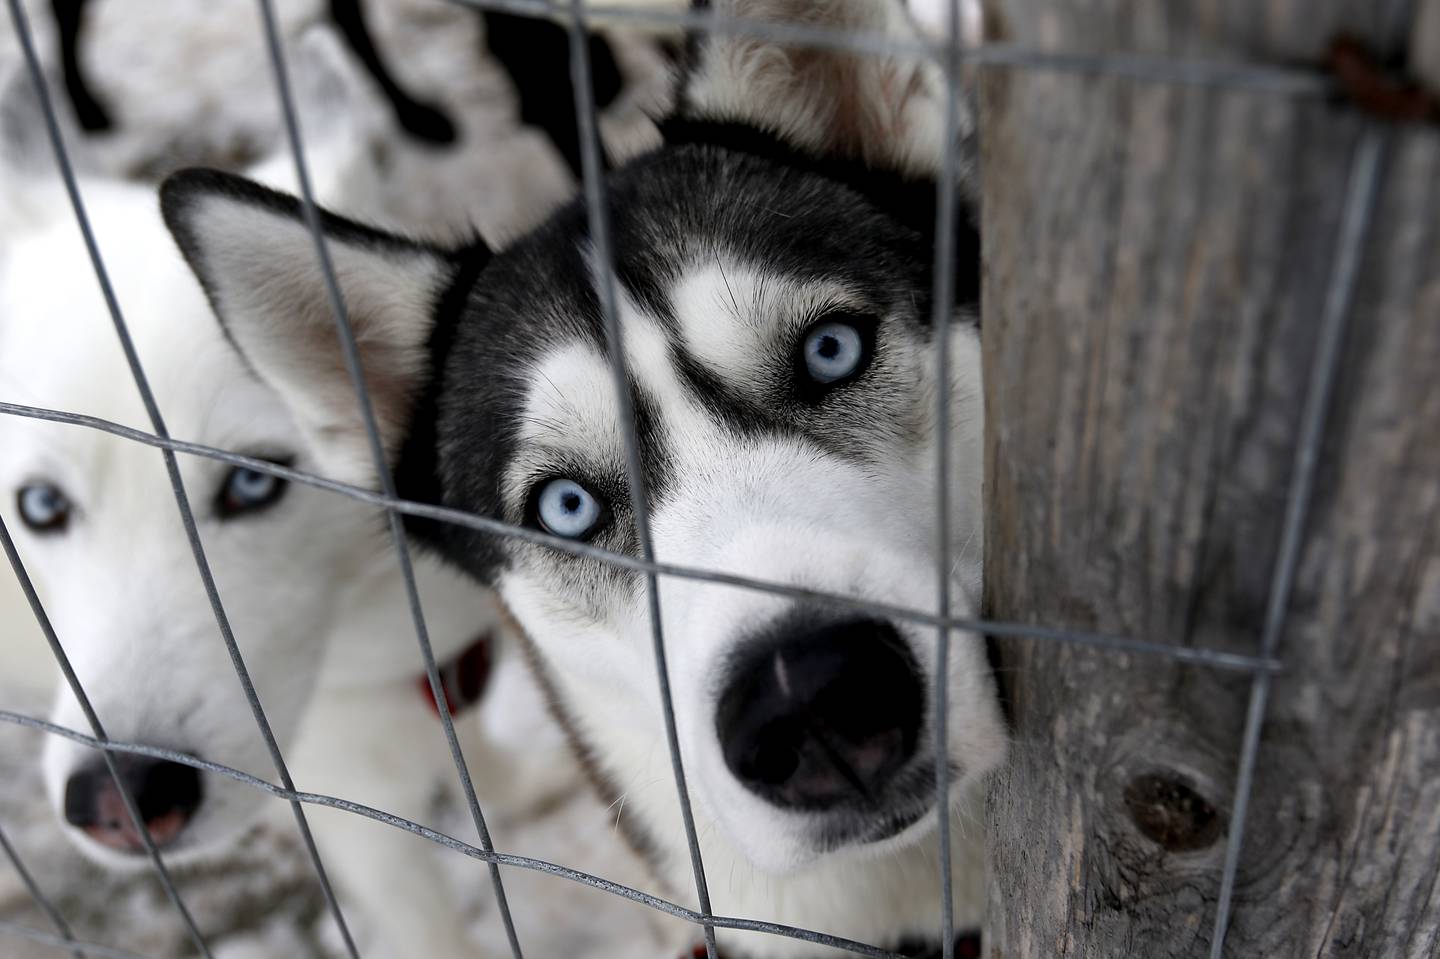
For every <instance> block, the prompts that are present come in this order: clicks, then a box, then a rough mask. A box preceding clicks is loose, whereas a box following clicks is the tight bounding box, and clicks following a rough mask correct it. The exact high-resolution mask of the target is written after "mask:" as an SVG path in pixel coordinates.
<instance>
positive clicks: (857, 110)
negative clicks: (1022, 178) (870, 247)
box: [686, 0, 974, 185]
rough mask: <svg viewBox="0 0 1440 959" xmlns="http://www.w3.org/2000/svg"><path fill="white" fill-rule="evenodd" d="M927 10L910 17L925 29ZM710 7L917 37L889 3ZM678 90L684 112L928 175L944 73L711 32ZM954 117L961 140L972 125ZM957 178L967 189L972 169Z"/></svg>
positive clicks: (784, 0)
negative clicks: (684, 99)
mask: <svg viewBox="0 0 1440 959" xmlns="http://www.w3.org/2000/svg"><path fill="white" fill-rule="evenodd" d="M932 6H933V0H927V5H925V7H924V9H922V10H921V11H919V13H921V14H922V15H924V16H925V18H926V24H925V25H926V26H927V27H928V26H930V24H929V22H928V21H929V20H930V19H932V18H933V17H934V16H935V14H936V11H934V10H933V9H931V7H932ZM963 6H966V7H973V3H965V4H963ZM715 7H716V8H717V10H719V11H721V12H724V13H730V14H733V15H735V16H740V17H744V18H746V19H752V20H758V21H762V22H763V21H773V22H777V23H789V24H797V23H798V24H808V25H813V26H819V27H824V28H826V29H835V30H841V29H843V30H849V31H854V32H858V33H867V34H872V35H875V36H880V37H890V38H895V39H896V40H901V41H911V42H914V41H916V40H918V39H919V36H920V34H919V33H918V31H917V29H916V26H915V23H914V22H913V21H912V19H911V18H910V17H909V16H908V15H907V14H906V11H905V9H904V8H903V7H901V6H900V5H899V4H897V3H890V2H864V3H860V2H855V0H813V2H806V3H799V2H797V0H723V2H719V3H716V4H715ZM946 16H948V14H946ZM946 22H948V21H946ZM686 90H687V94H688V106H689V111H690V112H691V113H692V114H695V115H699V116H704V117H709V118H716V117H718V118H725V119H736V120H745V121H748V122H751V123H755V124H758V125H759V126H761V127H763V128H766V129H769V130H770V131H772V132H773V133H776V134H778V135H780V136H782V137H784V138H785V139H786V140H788V141H790V142H791V143H793V144H796V145H798V146H802V147H805V148H807V149H809V150H811V151H813V152H815V153H820V154H844V155H848V156H851V157H854V158H856V159H861V160H865V161H866V162H869V163H872V164H875V165H878V166H889V167H893V168H898V169H900V170H902V171H905V172H910V173H918V174H925V173H929V172H932V171H933V170H934V168H935V166H936V162H937V158H938V157H939V156H940V155H941V152H942V149H943V142H944V116H945V113H944V111H945V102H946V98H945V77H944V73H943V72H942V71H941V69H940V67H939V65H938V64H936V63H935V62H934V61H933V60H932V59H930V58H928V57H924V56H918V57H917V56H914V55H910V54H883V55H881V54H875V53H869V52H864V53H860V52H855V53H848V52H829V51H827V52H823V53H821V52H817V51H816V50H814V49H813V48H808V47H801V46H785V45H783V44H777V43H774V42H773V41H770V40H768V39H762V38H758V37H749V36H743V35H735V36H723V35H717V36H716V37H714V38H713V39H712V40H711V41H710V42H709V43H707V44H706V47H705V51H704V54H703V58H702V60H701V62H700V65H699V68H698V69H697V70H696V72H695V74H694V76H693V77H692V78H691V80H690V82H689V84H688V86H687V87H686ZM957 119H958V129H959V133H960V135H961V137H962V138H963V137H968V136H970V135H971V134H972V133H973V131H974V120H973V118H972V116H971V114H970V112H969V109H968V108H967V107H966V105H965V104H964V103H963V102H962V103H961V104H960V105H959V116H958V118H957ZM962 174H963V178H964V181H965V183H966V184H967V185H969V184H971V182H972V181H973V177H974V174H973V171H972V170H970V169H968V167H967V168H966V169H964V170H962Z"/></svg>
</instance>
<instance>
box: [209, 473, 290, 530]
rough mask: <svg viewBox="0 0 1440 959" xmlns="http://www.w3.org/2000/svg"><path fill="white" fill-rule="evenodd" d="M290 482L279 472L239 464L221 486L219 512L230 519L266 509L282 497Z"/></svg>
mask: <svg viewBox="0 0 1440 959" xmlns="http://www.w3.org/2000/svg"><path fill="white" fill-rule="evenodd" d="M288 485H289V484H288V483H286V482H285V480H283V479H281V478H280V477H278V476H272V475H270V474H269V473H262V472H260V471H259V470H252V469H250V468H248V467H245V466H237V467H235V468H234V469H232V470H231V471H230V472H229V473H227V474H226V475H225V482H224V483H223V484H222V485H221V487H220V496H219V498H218V501H217V503H216V512H217V513H219V514H220V518H221V519H229V518H231V517H233V516H239V515H241V514H244V513H251V512H254V511H255V510H259V509H264V508H265V507H267V506H271V505H273V504H274V503H275V502H276V501H277V500H278V499H280V497H281V496H282V495H284V493H285V488H286V487H287V486H288Z"/></svg>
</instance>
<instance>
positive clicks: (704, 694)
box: [501, 263, 1005, 957]
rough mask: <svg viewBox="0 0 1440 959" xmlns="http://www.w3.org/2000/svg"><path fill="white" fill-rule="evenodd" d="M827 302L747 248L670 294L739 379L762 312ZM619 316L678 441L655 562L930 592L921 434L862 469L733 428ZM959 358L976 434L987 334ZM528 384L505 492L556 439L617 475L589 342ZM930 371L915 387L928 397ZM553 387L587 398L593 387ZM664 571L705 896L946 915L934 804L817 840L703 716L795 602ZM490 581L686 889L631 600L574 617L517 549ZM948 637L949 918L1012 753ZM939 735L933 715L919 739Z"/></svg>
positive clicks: (891, 591) (838, 916)
mask: <svg viewBox="0 0 1440 959" xmlns="http://www.w3.org/2000/svg"><path fill="white" fill-rule="evenodd" d="M732 295H733V298H732ZM820 300H824V301H825V302H826V303H827V304H830V305H839V304H844V303H845V302H847V296H846V294H845V293H844V291H843V288H841V287H839V286H836V287H834V288H830V289H827V288H826V287H824V286H823V285H820V286H817V285H814V284H808V285H805V286H800V285H798V284H795V283H793V281H788V280H785V279H783V278H781V277H777V276H769V277H767V276H765V275H764V274H763V273H761V272H759V271H758V269H757V268H755V267H754V266H753V265H752V266H750V267H747V266H746V265H744V264H740V263H721V264H717V265H716V266H714V267H711V266H708V265H707V266H703V267H699V268H696V269H693V270H692V271H689V272H687V273H685V274H683V275H682V276H681V277H680V278H679V279H678V281H677V283H676V293H675V294H674V295H673V297H672V301H673V302H674V303H675V304H676V313H677V315H678V316H680V317H681V319H682V324H683V327H684V330H685V331H686V333H687V337H688V345H689V347H690V348H691V350H692V351H693V353H694V355H695V356H696V357H697V359H699V360H700V361H701V363H702V364H703V365H705V366H706V367H707V368H709V369H712V370H714V371H716V372H717V373H719V374H720V375H722V376H724V377H725V378H726V379H727V380H731V381H732V382H733V383H734V384H735V385H736V386H737V387H738V388H740V389H744V388H745V386H746V383H747V380H749V379H751V378H752V377H753V376H754V375H755V373H756V371H755V370H753V369H751V368H749V367H748V366H747V360H748V358H749V357H750V356H753V355H757V354H758V353H759V349H758V348H759V347H760V346H762V345H763V344H762V343H761V342H760V337H762V336H764V337H771V336H777V335H784V334H777V333H776V326H777V324H776V322H775V317H776V316H780V317H786V316H793V317H802V318H803V317H805V316H809V315H813V312H812V310H813V307H814V305H815V304H816V302H817V301H820ZM737 303H738V304H739V306H740V315H738V316H737V315H735V311H734V307H735V304H737ZM622 314H623V321H624V331H625V342H626V347H627V361H628V364H629V369H630V371H631V375H632V376H633V377H634V378H635V379H636V381H637V382H638V383H639V384H640V386H641V387H642V388H643V389H645V390H646V391H647V392H648V393H649V394H650V395H652V396H653V397H654V398H655V403H654V408H655V409H656V410H657V411H659V415H660V417H661V421H662V422H661V424H660V425H661V429H662V430H663V432H664V437H665V439H664V442H665V447H666V450H667V454H668V456H669V457H670V458H671V459H670V462H669V466H668V471H669V474H670V475H671V477H672V482H673V484H674V486H673V487H672V488H670V489H668V490H667V495H666V500H665V504H664V506H663V508H661V509H658V510H657V511H655V512H654V514H653V515H652V517H651V524H652V531H653V537H654V546H655V552H656V555H657V557H658V558H659V559H661V560H662V561H665V562H671V563H678V564H683V565H687V566H693V567H699V568H703V569H711V570H717V571H721V572H726V573H732V574H737V575H743V576H747V577H755V578H759V579H764V580H769V581H775V582H782V583H789V584H793V585H796V586H801V587H807V588H812V589H820V590H827V591H832V592H839V593H844V594H848V595H853V596H861V597H869V598H872V599H875V600H877V601H882V602H888V603H896V604H901V605H909V606H913V607H917V608H927V607H930V606H932V605H933V603H934V596H935V585H934V584H935V575H936V573H935V570H936V559H935V554H934V548H935V536H934V534H933V528H932V527H931V524H930V522H929V517H930V516H931V515H932V514H933V504H934V489H933V485H932V484H931V483H929V482H923V481H922V482H917V480H916V477H917V476H919V477H931V476H933V475H934V455H935V451H934V449H933V447H932V448H927V449H926V450H925V451H923V453H922V454H921V455H919V456H918V457H917V458H916V460H915V461H913V462H896V463H890V464H886V465H885V466H884V467H883V468H881V469H876V470H863V471H862V470H860V469H858V468H857V467H855V466H853V465H851V464H849V463H847V462H846V461H845V460H842V459H839V458H837V457H834V456H831V455H827V454H825V453H824V452H823V451H821V450H820V449H818V448H816V447H811V446H809V445H807V444H803V443H796V442H789V441H778V440H776V441H768V442H762V443H756V442H755V441H753V440H749V439H744V438H740V437H736V436H734V435H733V434H730V433H728V431H727V430H726V429H725V428H724V427H723V426H722V425H721V424H719V423H717V422H713V421H711V420H710V418H709V415H708V414H707V413H705V412H704V411H703V410H701V409H700V408H697V407H696V406H695V404H694V403H693V400H692V399H691V398H690V397H689V396H687V394H686V392H685V390H683V389H682V388H680V385H679V383H678V381H677V379H676V376H677V374H676V372H675V370H674V369H673V368H672V367H671V364H670V362H669V359H668V356H667V353H666V349H665V344H666V341H665V338H664V335H663V334H662V333H661V330H660V327H659V325H658V321H657V320H656V319H655V318H653V317H649V316H646V315H645V314H644V313H643V312H642V311H641V310H640V308H639V307H637V306H636V305H635V304H633V303H630V302H625V303H624V304H623V309H622ZM781 326H782V328H783V324H782V325H781ZM747 335H753V337H754V339H747V338H746V337H747ZM923 362H924V363H925V371H924V373H923V375H924V376H926V377H929V378H932V379H933V361H930V360H928V359H927V360H925V361H923ZM951 362H952V370H953V371H954V372H953V384H952V387H953V390H954V394H953V395H954V396H955V397H956V403H955V408H956V411H957V415H956V417H955V422H954V423H953V424H952V428H953V432H952V443H953V444H954V446H953V448H954V449H957V450H961V451H972V450H978V449H979V443H980V429H981V425H982V419H981V412H980V393H979V390H978V388H977V386H978V383H979V344H978V341H977V340H976V338H975V337H974V336H973V335H971V334H964V333H961V334H957V335H956V336H955V337H954V339H953V341H952V357H951ZM533 383H534V386H533V387H532V392H531V394H530V396H529V401H528V403H527V405H526V409H525V418H524V423H525V426H524V429H523V431H522V436H523V437H524V442H523V443H522V444H521V447H522V450H523V451H524V452H523V453H522V454H521V456H520V457H519V458H517V460H516V461H515V462H514V464H513V465H512V467H511V469H510V471H509V477H510V479H509V482H507V488H508V489H510V490H511V491H512V495H513V496H520V495H523V489H524V488H525V486H526V485H527V483H528V481H529V480H530V478H531V477H532V476H533V474H534V472H535V470H536V469H537V468H538V464H539V462H540V461H543V460H545V459H547V458H549V457H551V456H554V455H556V454H563V461H566V462H569V461H574V460H576V459H580V460H581V461H583V462H590V463H594V465H595V468H596V469H597V470H602V471H606V472H612V473H613V472H615V471H617V470H619V471H621V472H623V468H624V467H623V459H622V453H621V450H622V449H623V447H622V445H621V438H620V429H619V426H618V423H617V421H616V419H615V415H616V414H615V406H614V403H613V401H612V400H611V399H610V398H609V397H610V394H611V392H612V387H611V380H610V374H609V371H608V367H607V366H606V365H605V360H604V358H603V356H601V355H600V354H599V353H598V352H596V351H594V350H593V349H590V348H588V347H582V346H575V345H572V346H568V347H563V348H560V349H557V351H556V352H554V353H553V354H551V355H550V357H549V358H548V359H547V360H546V361H544V362H543V363H542V364H541V366H540V367H539V369H538V371H537V375H536V377H535V378H534V380H533ZM929 389H930V387H925V388H924V389H923V390H922V392H926V393H927V395H929V394H928V390H929ZM567 397H571V398H578V397H585V403H584V404H583V405H582V404H579V403H577V402H575V401H574V400H573V399H567ZM955 467H956V469H957V471H958V476H957V489H958V490H960V491H961V495H959V496H957V497H956V504H955V511H954V515H953V517H952V530H951V536H952V541H953V542H954V543H956V544H957V546H958V547H959V549H958V550H957V557H956V559H957V561H956V565H955V570H954V577H953V582H952V594H953V595H954V597H955V598H954V605H953V606H952V613H954V614H956V615H970V614H973V613H975V612H976V609H977V603H978V599H979V596H978V592H979V579H980V565H979V544H980V541H981V517H980V514H979V511H978V507H979V497H978V491H979V484H980V462H979V460H978V457H972V458H969V459H960V458H957V462H956V463H955ZM817 491H823V493H818V492H817ZM660 584H661V585H660V590H661V606H662V609H663V610H664V613H665V621H664V630H665V636H666V649H667V654H668V659H669V665H670V678H671V683H672V688H673V696H674V702H675V704H676V709H677V721H678V723H679V732H680V738H681V751H682V755H683V758H684V760H685V765H686V769H687V771H688V774H689V783H690V795H691V797H692V799H693V801H694V805H695V814H696V818H697V829H698V832H699V835H700V837H701V848H702V852H703V854H704V858H705V862H706V866H707V872H708V873H709V875H710V876H711V877H712V881H711V884H710V889H711V895H712V899H713V905H714V908H715V909H716V910H717V911H719V912H721V913H724V914H727V915H743V916H757V917H762V918H766V919H772V920H775V921H779V922H783V923H789V924H793V925H799V926H804V927H807V928H818V929H821V930H824V931H826V932H830V933H833V934H838V935H843V936H849V937H852V938H856V939H860V940H862V941H874V940H876V939H883V938H885V937H889V936H894V935H895V934H896V933H897V931H898V932H903V933H907V934H911V935H918V936H925V935H933V933H934V931H935V929H937V928H938V923H939V901H938V895H937V894H936V893H935V889H936V870H937V869H938V860H937V858H936V853H935V838H934V831H935V817H934V815H933V814H932V815H929V816H927V817H925V818H924V819H922V820H921V821H920V822H918V823H916V824H915V825H913V826H911V827H910V828H908V829H907V830H905V831H904V832H903V833H902V834H900V835H898V836H895V837H893V838H891V839H889V840H886V841H884V842H882V843H878V844H874V845H871V846H868V847H865V848H863V849H855V850H849V851H841V852H838V853H830V854H826V855H820V854H819V853H818V852H817V850H815V849H814V848H813V847H812V846H811V845H810V844H809V841H808V839H807V834H806V829H805V827H806V825H807V820H808V817H807V816H806V815H805V814H802V813H793V812H786V811H781V810H777V809H775V808H774V807H772V806H770V805H769V804H767V803H765V802H762V801H761V800H759V799H757V798H755V797H754V796H753V795H751V794H750V793H749V792H748V791H746V790H745V789H744V788H743V787H742V786H741V785H740V784H739V783H738V782H737V781H736V780H735V779H734V777H733V776H732V775H731V774H730V772H729V771H728V769H727V768H726V766H725V763H724V760H723V758H722V756H721V754H720V744H719V742H718V740H717V739H716V737H715V734H714V729H713V718H712V717H713V716H714V714H715V706H716V698H717V696H718V693H719V690H718V689H717V688H716V678H717V677H718V676H721V675H723V669H722V666H723V662H724V660H725V658H726V656H727V655H728V654H730V653H731V652H732V651H733V648H734V646H733V643H734V641H735V638H736V637H737V636H743V635H745V634H746V633H747V631H748V630H749V629H750V628H753V627H758V626H761V625H763V624H764V623H766V622H767V621H769V620H771V619H773V618H774V617H776V616H778V615H779V614H780V613H782V612H783V611H784V610H785V609H786V608H787V606H788V603H789V601H788V600H785V599H783V598H780V597H777V596H773V595H769V594H764V593H755V592H749V591H743V590H736V589H734V588H731V587H724V586H717V585H709V584H702V583H696V582H692V581H686V580H678V579H670V578H663V577H662V579H661V580H660ZM501 591H502V594H503V595H504V597H505V599H506V601H507V603H508V604H509V605H510V606H511V608H513V609H514V610H515V612H516V615H517V616H518V617H519V618H520V619H521V621H522V622H525V623H527V624H531V635H532V638H533V640H534V641H535V642H536V643H537V645H539V646H540V648H541V651H542V652H543V653H544V655H545V658H546V661H547V662H548V663H549V664H550V665H551V667H552V670H553V672H554V678H555V680H556V682H557V685H558V687H559V690H560V692H561V694H562V699H563V701H564V702H565V703H566V705H567V709H568V710H569V711H570V712H571V713H572V714H573V716H574V718H575V720H576V722H577V724H578V726H579V727H580V728H581V729H582V730H585V731H586V732H587V734H588V735H589V737H590V742H591V743H592V744H593V745H594V746H595V747H596V749H597V750H598V751H599V757H598V758H599V760H600V763H601V765H602V768H604V769H605V770H606V772H607V774H608V775H609V776H610V777H611V779H612V780H613V781H614V782H615V783H616V784H617V787H618V788H619V789H620V790H622V791H623V792H624V794H625V810H626V812H625V815H627V816H631V817H634V821H636V822H637V823H639V824H640V825H641V826H642V828H643V830H644V831H645V832H646V833H647V834H649V835H652V836H654V837H656V838H657V840H658V842H659V845H660V847H661V851H662V859H661V862H660V864H659V865H660V868H661V871H662V874H663V876H664V878H665V880H666V882H667V885H668V886H669V887H670V888H671V889H673V890H676V891H688V890H689V889H690V864H689V861H688V858H687V857H686V855H685V853H684V848H685V846H684V839H683V829H682V824H681V821H680V818H679V810H678V807H677V805H676V802H675V794H674V786H673V780H672V776H671V771H670V761H669V757H668V752H667V750H666V748H665V742H664V737H663V732H662V726H661V724H660V721H659V719H660V712H659V710H660V706H659V699H658V693H657V687H656V685H655V680H654V665H653V662H652V659H651V654H650V633H649V626H648V622H647V617H646V615H645V603H644V601H643V597H640V596H635V597H628V598H622V597H620V596H612V597H610V598H609V602H608V603H607V604H606V605H605V606H604V608H603V609H602V610H600V611H599V612H600V614H601V615H600V616H599V621H598V622H597V621H596V620H595V619H589V620H585V621H583V622H582V623H577V624H576V625H573V626H572V625H569V624H570V623H572V622H574V621H575V620H576V616H575V610H574V606H573V605H572V603H573V600H571V599H569V598H567V597H565V596H557V595H556V593H555V582H554V578H553V576H551V575H545V574H539V575H527V573H526V572H525V570H524V568H523V567H522V568H521V569H519V570H517V571H514V572H512V573H509V574H507V575H506V576H504V577H503V578H502V580H501ZM587 612H589V610H588V609H587ZM903 632H904V633H905V636H906V639H907V641H908V643H909V645H910V647H911V649H912V651H913V652H914V654H915V655H916V658H917V660H918V661H919V663H920V664H921V667H922V669H923V670H924V672H925V673H926V675H929V676H931V677H932V682H933V676H934V652H933V651H934V636H935V633H934V630H933V629H930V628H924V627H917V626H906V627H904V628H903ZM951 644H952V648H951V658H950V669H949V674H948V679H947V685H948V688H949V692H950V697H951V703H952V709H951V712H950V723H949V729H948V737H949V742H950V748H951V755H952V757H953V758H954V759H955V760H956V761H957V762H958V763H959V764H960V766H961V768H962V769H963V770H964V774H963V775H962V777H961V778H960V779H959V781H957V782H956V783H955V784H954V787H953V792H952V808H951V811H950V814H951V816H952V819H953V822H952V828H953V833H954V836H955V847H954V848H955V852H954V876H955V909H956V921H957V923H958V924H959V925H960V926H961V927H962V928H963V927H964V926H967V925H968V926H975V925H978V924H979V922H980V921H981V918H982V913H981V909H982V906H983V902H984V894H983V885H982V882H981V879H982V875H983V855H982V854H983V846H982V842H981V836H980V834H979V831H978V822H979V806H978V797H979V785H980V783H981V782H982V780H983V776H984V774H985V773H987V772H988V771H990V770H991V769H993V768H994V766H995V765H996V764H997V763H998V762H999V761H1000V759H1001V757H1002V756H1003V755H1004V751H1005V740H1004V732H1003V726H1002V723H1001V720H1000V715H999V710H998V707H997V705H996V703H995V697H994V691H993V686H992V683H991V680H990V679H989V671H988V667H987V665H986V661H985V655H984V650H983V645H982V642H981V640H980V639H979V638H978V637H976V636H973V635H969V634H964V633H957V634H954V635H952V637H951ZM581 650H583V652H581ZM617 690H624V694H623V695H617ZM932 743H933V731H930V732H928V733H927V734H926V735H925V737H924V738H923V739H922V743H921V745H920V747H919V748H920V750H921V751H922V754H923V752H924V751H926V750H929V749H932V748H933V745H932ZM732 937H733V938H732ZM725 939H730V941H732V942H733V941H735V940H736V939H743V940H745V942H744V945H745V948H746V949H748V950H750V952H748V953H747V954H749V955H754V956H760V957H771V956H773V957H788V956H797V955H811V954H813V952H807V951H806V950H805V948H804V947H802V946H800V945H798V944H796V943H793V942H791V941H789V940H785V939H779V938H775V937H763V936H754V937H749V936H739V935H736V934H722V940H725Z"/></svg>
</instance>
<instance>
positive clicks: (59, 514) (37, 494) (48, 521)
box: [15, 483, 71, 533]
mask: <svg viewBox="0 0 1440 959" xmlns="http://www.w3.org/2000/svg"><path fill="white" fill-rule="evenodd" d="M15 507H16V509H17V510H18V511H19V513H20V519H21V521H22V522H23V523H24V524H25V525H26V526H28V527H29V528H30V529H32V530H34V531H35V532H37V533H59V532H61V531H63V530H64V529H65V527H66V526H67V525H69V523H70V512H71V507H70V499H69V497H67V496H66V495H65V493H64V492H63V491H62V490H61V489H60V487H58V486H55V485H54V484H52V483H30V484H28V485H25V486H22V487H20V489H19V490H18V491H16V493H15Z"/></svg>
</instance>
